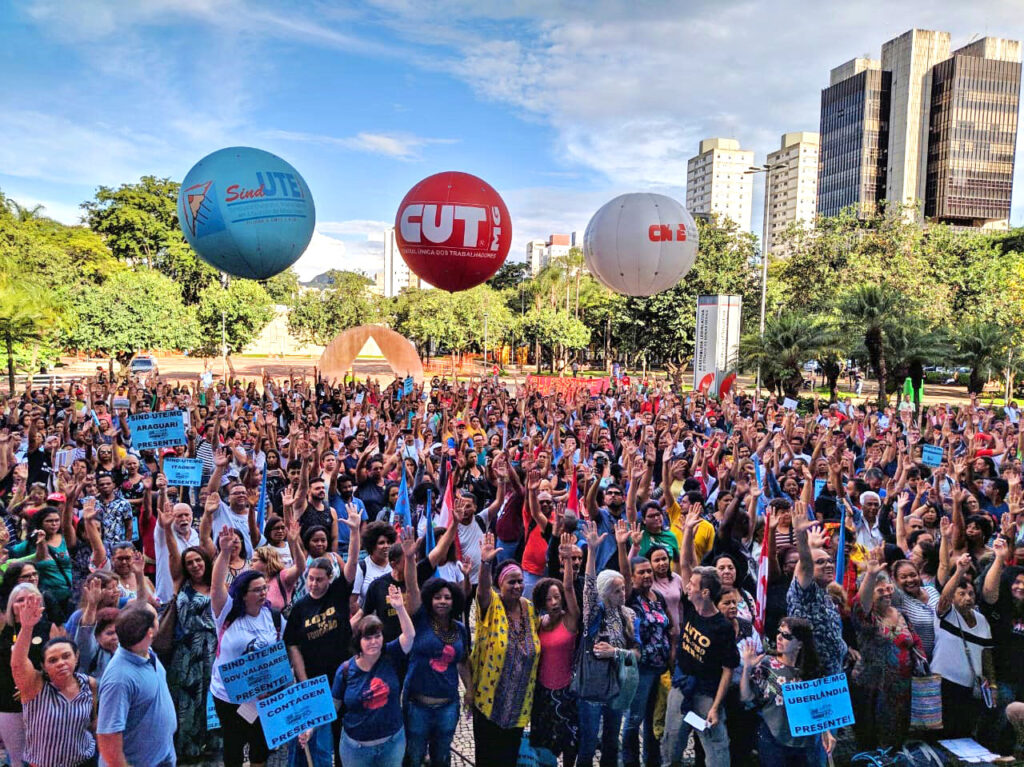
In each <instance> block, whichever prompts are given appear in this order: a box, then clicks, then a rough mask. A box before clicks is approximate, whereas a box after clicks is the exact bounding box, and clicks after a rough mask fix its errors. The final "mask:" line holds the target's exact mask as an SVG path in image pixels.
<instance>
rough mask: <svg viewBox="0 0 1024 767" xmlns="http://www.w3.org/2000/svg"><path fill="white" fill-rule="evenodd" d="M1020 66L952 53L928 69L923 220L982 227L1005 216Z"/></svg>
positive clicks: (1015, 122)
mask: <svg viewBox="0 0 1024 767" xmlns="http://www.w3.org/2000/svg"><path fill="white" fill-rule="evenodd" d="M1020 80H1021V65H1020V63H1019V62H1014V61H1002V60H996V59H988V58H981V57H979V56H970V55H956V54H954V56H953V57H952V58H950V59H947V60H946V61H943V62H941V63H939V64H936V65H935V67H934V68H933V69H932V92H931V111H930V115H929V125H928V169H927V174H928V175H927V178H926V182H925V207H924V215H925V218H926V219H928V220H930V221H937V222H942V223H948V224H953V225H958V226H974V227H977V226H984V225H986V224H988V223H989V222H1002V221H1006V220H1007V219H1009V217H1010V200H1011V193H1012V190H1013V162H1014V152H1015V150H1016V145H1017V111H1018V105H1019V101H1020Z"/></svg>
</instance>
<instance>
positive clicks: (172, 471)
mask: <svg viewBox="0 0 1024 767" xmlns="http://www.w3.org/2000/svg"><path fill="white" fill-rule="evenodd" d="M164 474H166V475H167V484H168V485H184V486H185V487H199V486H200V485H201V484H203V461H202V459H200V458H165V459H164Z"/></svg>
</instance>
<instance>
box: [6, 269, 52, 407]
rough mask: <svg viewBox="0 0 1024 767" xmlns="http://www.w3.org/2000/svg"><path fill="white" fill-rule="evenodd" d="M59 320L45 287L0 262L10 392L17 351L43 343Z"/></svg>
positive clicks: (12, 385) (12, 389) (12, 387)
mask: <svg viewBox="0 0 1024 767" xmlns="http://www.w3.org/2000/svg"><path fill="white" fill-rule="evenodd" d="M59 318H60V311H59V309H58V308H57V307H56V306H55V305H54V304H53V303H52V302H51V300H50V296H49V292H48V291H47V290H46V289H45V288H43V287H42V286H41V285H39V284H37V283H35V282H33V281H32V280H31V279H29V278H28V277H27V276H26V275H24V274H21V273H19V272H18V271H17V270H16V269H15V268H14V267H13V264H11V262H9V261H0V338H3V343H4V352H5V354H6V355H7V384H8V391H10V392H12V393H13V392H14V370H15V351H16V348H17V347H18V346H25V345H28V344H39V343H42V342H43V341H44V340H45V339H46V337H47V335H48V333H49V331H51V330H52V329H53V328H55V327H56V325H57V323H58V321H59Z"/></svg>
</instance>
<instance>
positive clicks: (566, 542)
mask: <svg viewBox="0 0 1024 767" xmlns="http://www.w3.org/2000/svg"><path fill="white" fill-rule="evenodd" d="M574 548H576V536H575V535H573V534H572V533H562V536H561V537H560V538H559V540H558V558H559V559H571V558H572V552H573V549H574Z"/></svg>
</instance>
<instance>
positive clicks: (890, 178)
mask: <svg viewBox="0 0 1024 767" xmlns="http://www.w3.org/2000/svg"><path fill="white" fill-rule="evenodd" d="M948 58H949V32H933V31H931V30H926V29H911V30H910V31H909V32H904V33H903V34H902V35H900V36H899V37H897V38H895V39H893V40H890V41H889V42H887V43H885V44H884V45H883V46H882V70H883V71H887V72H891V73H892V86H891V87H892V90H891V93H890V97H889V156H888V162H887V163H886V175H885V199H886V200H888V201H889V202H890V203H897V202H899V203H905V204H910V205H916V204H917V203H918V201H919V200H923V199H924V186H925V176H926V175H927V174H926V172H925V169H926V167H927V163H928V116H929V114H930V112H931V100H932V67H934V66H935V65H936V64H938V63H939V62H940V61H945V60H946V59H948Z"/></svg>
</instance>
